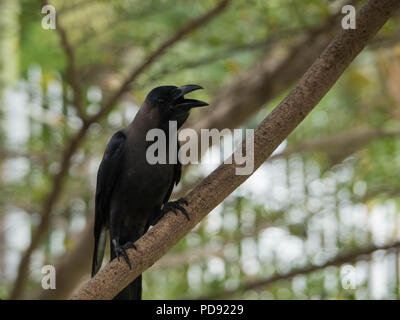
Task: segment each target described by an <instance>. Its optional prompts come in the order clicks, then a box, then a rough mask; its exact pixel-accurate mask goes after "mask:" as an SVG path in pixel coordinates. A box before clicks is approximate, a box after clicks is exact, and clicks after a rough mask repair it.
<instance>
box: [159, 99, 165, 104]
mask: <svg viewBox="0 0 400 320" xmlns="http://www.w3.org/2000/svg"><path fill="white" fill-rule="evenodd" d="M157 102H158V103H159V104H164V103H165V102H166V100H165V99H164V98H158V100H157Z"/></svg>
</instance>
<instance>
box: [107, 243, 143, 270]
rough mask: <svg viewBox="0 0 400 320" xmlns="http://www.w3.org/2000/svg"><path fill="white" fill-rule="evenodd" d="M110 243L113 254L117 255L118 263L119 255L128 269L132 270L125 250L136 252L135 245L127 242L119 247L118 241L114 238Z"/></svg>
mask: <svg viewBox="0 0 400 320" xmlns="http://www.w3.org/2000/svg"><path fill="white" fill-rule="evenodd" d="M112 243H113V246H114V251H115V254H116V255H117V259H118V261H119V256H120V255H121V256H122V257H123V258H124V259H125V261H126V263H127V265H128V266H129V269H132V265H131V262H130V261H129V257H128V254H127V253H126V250H127V249H135V250H137V248H136V246H135V244H134V243H133V242H131V241H128V242H127V243H125V244H124V245H122V246H121V245H119V243H118V241H117V240H116V239H115V238H114V239H113V240H112Z"/></svg>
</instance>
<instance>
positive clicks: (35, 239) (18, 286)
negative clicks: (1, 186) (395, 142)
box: [9, 0, 230, 299]
mask: <svg viewBox="0 0 400 320" xmlns="http://www.w3.org/2000/svg"><path fill="white" fill-rule="evenodd" d="M229 1H230V0H223V1H221V2H220V3H219V4H218V5H217V6H216V7H214V8H213V9H211V10H210V11H208V12H207V13H205V14H204V15H202V16H200V17H199V18H197V19H195V20H193V21H191V22H189V23H188V24H187V25H186V26H185V27H183V28H182V29H181V30H179V31H178V32H177V33H176V34H175V35H174V36H173V37H171V38H170V39H168V40H167V41H165V42H164V43H162V44H161V46H160V47H159V48H158V49H156V50H155V51H154V52H153V53H151V54H150V55H149V56H148V57H147V58H146V59H145V60H144V62H143V63H142V64H141V65H140V66H139V67H138V68H136V69H135V70H134V71H133V72H132V73H131V75H130V76H129V77H128V78H127V79H126V80H125V82H124V83H123V84H122V86H121V87H120V88H119V89H118V90H117V91H116V93H115V94H114V95H112V96H111V98H110V99H109V100H107V102H105V104H104V105H103V107H102V108H101V110H100V111H99V112H98V113H97V114H95V115H94V116H93V117H91V118H87V119H86V120H85V121H83V125H82V127H81V128H80V130H79V131H78V132H77V133H76V134H75V135H74V136H73V137H72V138H71V140H70V142H69V144H68V146H67V147H66V149H65V151H64V153H63V156H62V158H61V164H60V170H59V172H58V173H57V174H56V175H55V176H54V178H53V186H52V189H51V191H50V193H49V195H48V196H47V197H46V199H45V200H44V204H43V209H42V210H43V211H42V214H41V221H40V224H39V226H38V227H37V228H36V230H34V233H33V236H32V239H31V243H30V244H29V246H28V248H27V249H26V251H25V252H24V254H23V256H22V258H21V261H20V264H19V266H18V273H17V278H16V280H15V284H14V287H13V290H12V292H11V294H10V297H9V298H10V299H17V298H19V297H20V296H21V295H22V290H23V287H24V284H25V281H26V279H27V278H28V274H29V264H30V259H31V255H32V253H33V252H34V250H35V249H36V248H37V246H38V245H39V243H40V241H41V240H42V238H43V236H44V234H45V232H46V231H47V230H48V227H49V225H50V220H51V213H52V211H53V209H54V206H55V204H56V203H57V201H58V198H59V197H60V195H61V192H62V191H63V189H64V179H65V177H66V176H67V173H68V170H69V168H70V165H71V160H72V157H73V156H74V154H75V153H76V152H77V150H78V148H79V146H80V145H81V144H82V143H83V141H84V139H85V138H86V135H87V133H88V130H89V127H90V125H91V124H93V123H94V122H97V121H99V120H101V119H102V118H103V117H105V116H106V115H107V114H108V113H109V112H110V111H111V109H112V108H113V107H114V106H115V105H116V104H117V103H118V101H119V100H120V99H121V97H122V95H123V94H124V93H125V92H127V91H128V90H129V88H130V86H131V84H132V82H133V81H134V80H136V78H137V77H138V76H139V75H140V74H141V73H142V72H143V71H145V70H146V69H147V68H148V67H149V66H150V65H151V64H152V63H153V62H154V61H155V60H156V59H157V58H159V57H160V56H162V55H163V54H164V53H165V52H166V51H167V49H168V48H170V47H171V46H173V45H175V44H176V43H177V42H178V41H179V40H181V39H182V38H183V37H184V36H186V35H187V34H188V33H190V32H192V31H193V30H195V29H196V28H199V27H201V26H202V25H204V24H205V23H206V22H208V21H209V20H210V19H211V18H213V17H215V15H216V14H217V13H219V12H221V11H222V10H223V9H224V8H226V6H227V5H228V3H229Z"/></svg>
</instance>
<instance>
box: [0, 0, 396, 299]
mask: <svg viewBox="0 0 400 320" xmlns="http://www.w3.org/2000/svg"><path fill="white" fill-rule="evenodd" d="M224 2H226V3H225V4H226V6H225V7H223V8H221V9H219V12H217V13H215V15H213V16H212V17H210V19H209V21H207V22H206V23H200V24H199V25H198V26H197V27H195V28H193V29H192V30H190V32H188V34H186V35H185V37H183V38H182V39H180V40H179V41H176V42H175V43H173V45H171V46H169V47H168V49H167V50H165V52H162V53H161V54H160V55H158V56H157V57H156V58H155V59H154V60H153V61H151V62H150V63H149V64H148V65H147V66H145V67H144V68H143V70H141V71H140V72H139V74H138V75H137V77H135V79H134V81H133V82H132V83H130V86H129V90H126V92H125V93H124V94H122V95H121V96H119V97H118V99H116V100H115V101H113V103H112V105H111V106H110V108H109V110H108V111H107V112H103V113H101V114H100V116H97V117H96V118H95V119H94V121H92V122H91V123H90V124H89V125H85V123H87V119H91V117H94V116H96V115H98V114H99V111H101V110H102V108H103V107H104V104H105V103H106V102H105V101H109V99H110V97H112V96H113V94H114V93H115V92H117V90H118V89H119V88H121V85H122V84H123V83H124V79H126V78H127V77H129V75H131V74H132V72H133V71H134V70H136V68H137V67H138V66H140V65H141V63H143V61H145V60H146V57H149V55H151V54H152V53H153V52H155V51H156V50H157V48H159V47H160V46H161V45H162V44H163V43H164V42H165V41H167V39H170V38H171V37H173V36H174V35H175V34H176V33H178V32H180V30H184V29H185V28H186V26H187V25H188V23H189V24H190V21H193V19H197V18H198V17H200V16H203V15H205V14H207V12H209V11H210V10H213V8H214V7H215V6H217V5H218V2H217V1H214V0H199V1H184V0H175V1H171V0H148V1H139V0H109V1H105V0H69V1H62V0H58V1H55V0H54V1H50V4H51V5H53V6H54V7H55V8H56V10H57V29H56V30H44V29H43V28H42V25H41V21H42V18H43V17H44V14H42V13H41V8H42V6H43V4H45V2H43V1H38V0H1V1H0V106H1V107H0V173H1V175H0V190H1V192H0V298H2V299H6V298H13V299H23V298H25V299H26V298H34V299H64V298H67V297H69V296H70V295H71V293H72V292H74V291H75V290H76V289H77V288H78V287H79V285H81V284H82V283H83V282H84V281H86V280H87V279H88V278H89V272H90V263H91V255H92V251H91V250H92V242H93V239H92V222H93V209H94V196H93V195H94V192H95V182H96V181H95V177H96V172H97V168H98V165H99V162H100V160H101V157H102V153H103V151H104V148H105V146H106V143H107V141H108V139H109V138H110V136H111V135H112V134H113V133H114V132H115V131H116V130H118V129H120V128H121V127H123V126H125V125H127V124H128V123H129V122H130V121H131V120H132V118H133V116H134V114H135V112H136V111H137V110H138V106H140V104H141V102H142V101H143V99H144V97H145V95H146V93H147V92H148V91H149V90H150V89H151V88H153V87H155V86H158V85H163V84H174V85H183V84H188V83H196V84H201V85H202V86H203V87H204V88H205V90H203V92H201V93H200V92H199V93H198V94H197V96H198V97H200V98H201V99H202V100H205V101H209V102H211V105H210V107H208V110H201V111H198V110H196V112H193V113H192V115H191V121H190V123H189V124H188V126H189V127H194V128H196V129H197V130H198V129H200V128H214V127H215V128H219V129H222V128H231V129H233V128H255V127H256V126H257V124H258V123H259V122H260V121H261V120H262V119H263V118H264V117H265V116H266V115H267V114H268V113H269V112H270V111H271V110H272V109H273V107H274V106H275V105H277V103H279V101H280V100H281V99H282V98H283V97H284V96H285V94H287V92H288V91H289V90H290V89H291V87H292V86H293V84H294V83H295V82H296V80H298V79H299V77H300V76H301V75H302V74H303V73H304V71H305V70H306V69H307V67H308V66H309V65H310V64H311V63H312V62H313V60H314V59H315V58H316V57H317V56H318V54H319V53H320V52H321V50H322V49H323V48H324V47H325V46H326V44H327V43H328V42H329V40H330V39H331V38H332V37H333V36H334V35H335V34H336V33H337V32H338V30H339V26H340V19H341V17H342V16H339V18H337V16H335V14H336V13H337V12H338V11H339V10H340V7H341V5H343V2H341V1H324V0H303V1H298V0H268V1H266V0H246V1H244V0H232V1H226V0H225V1H224ZM352 3H354V4H355V5H356V6H357V7H359V6H360V5H362V4H363V3H365V1H353V2H352ZM85 119H86V120H85ZM85 121H86V122H85ZM399 124H400V24H399V18H398V17H394V18H393V19H392V20H391V21H389V22H388V23H387V24H386V26H385V27H384V28H383V29H382V30H381V31H380V32H379V34H378V35H377V37H376V38H375V39H374V40H373V41H372V42H371V43H370V45H369V46H368V47H367V48H366V49H365V50H364V51H363V52H362V53H361V54H360V55H359V57H358V58H357V59H356V60H355V61H354V62H353V63H352V65H351V66H350V67H349V68H348V69H347V70H346V72H345V73H344V74H343V76H342V77H341V78H340V80H339V81H338V83H337V84H336V85H335V86H334V87H333V88H332V89H331V90H330V92H329V93H328V94H327V95H326V97H325V98H324V99H323V100H322V101H321V103H320V104H319V105H318V106H317V107H316V109H315V110H314V111H313V112H312V113H311V114H310V115H309V116H308V117H307V118H306V120H305V121H304V122H303V123H302V124H301V125H300V126H299V127H298V128H297V129H296V130H295V131H294V132H293V133H292V134H291V135H290V137H289V138H288V139H287V141H285V142H284V143H283V144H282V145H281V146H280V147H279V149H278V150H277V151H276V152H275V153H274V155H273V156H272V158H271V159H270V160H269V161H267V162H266V163H265V164H264V165H263V166H262V167H261V168H260V169H259V170H258V171H257V172H256V173H255V174H254V175H253V176H252V177H251V178H250V179H249V180H248V181H247V182H246V183H245V184H243V185H242V186H241V187H240V188H239V189H237V190H236V191H235V192H234V194H232V195H230V196H229V197H228V198H227V199H226V200H225V201H224V202H223V203H222V204H221V205H220V206H218V207H217V208H216V209H215V210H214V211H213V212H212V213H211V214H210V215H209V216H208V217H207V218H206V219H204V221H202V222H201V223H200V224H199V225H198V226H197V227H196V228H195V229H194V230H193V231H192V232H191V233H190V234H189V235H187V236H186V237H185V238H184V239H182V240H181V241H180V242H179V244H178V245H177V246H176V247H175V248H174V249H173V250H172V251H171V252H169V253H168V254H167V255H166V256H165V257H163V258H162V259H161V260H160V261H159V262H157V263H156V264H155V265H154V266H153V267H152V268H150V269H149V270H148V271H146V272H145V273H144V298H145V299H179V298H191V299H197V298H238V299H247V298H249V299H398V298H399V297H400V280H399V272H400V269H399V265H400V242H399V240H400V230H399V227H400V215H399V208H400V207H399V194H400V179H399V178H400V141H399V136H400V126H399ZM82 128H83V129H82ZM216 166H217V164H216V163H214V164H200V165H193V166H191V167H190V168H187V169H186V170H185V174H184V176H183V180H182V183H181V185H180V186H179V187H177V189H176V190H175V196H176V197H178V196H180V195H182V194H184V193H185V192H187V191H188V190H189V189H190V188H191V187H193V186H194V185H195V184H196V183H197V182H198V181H200V180H201V178H202V177H204V176H206V175H207V174H209V173H210V172H211V171H212V170H213V169H214V168H215V167H216ZM47 264H51V265H54V266H55V267H56V271H57V278H56V279H57V289H56V290H43V289H42V288H41V280H42V276H43V275H42V273H41V270H42V266H44V265H47Z"/></svg>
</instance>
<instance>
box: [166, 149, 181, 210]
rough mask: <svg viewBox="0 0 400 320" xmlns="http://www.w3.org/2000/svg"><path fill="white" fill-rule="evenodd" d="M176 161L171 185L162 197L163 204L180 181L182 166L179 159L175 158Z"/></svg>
mask: <svg viewBox="0 0 400 320" xmlns="http://www.w3.org/2000/svg"><path fill="white" fill-rule="evenodd" d="M179 148H180V145H179V141H178V150H177V152H178V153H179ZM176 159H177V163H176V164H175V165H174V176H173V179H172V181H171V185H170V186H169V188H168V192H167V193H166V195H165V197H164V201H163V203H167V202H168V200H169V197H170V196H171V193H172V190H173V189H174V186H176V185H177V184H178V183H179V181H180V180H181V176H182V164H181V163H180V162H179V157H176Z"/></svg>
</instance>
